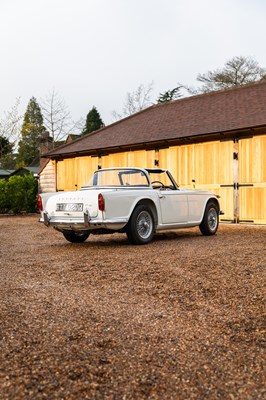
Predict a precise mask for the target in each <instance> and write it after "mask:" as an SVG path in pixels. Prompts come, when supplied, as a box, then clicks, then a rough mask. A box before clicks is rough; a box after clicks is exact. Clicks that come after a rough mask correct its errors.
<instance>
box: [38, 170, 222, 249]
mask: <svg viewBox="0 0 266 400" xmlns="http://www.w3.org/2000/svg"><path fill="white" fill-rule="evenodd" d="M38 205H39V210H40V212H41V218H40V222H42V223H44V224H45V225H46V226H47V227H48V226H52V227H54V228H55V229H56V230H57V231H59V232H62V234H63V235H64V237H65V238H66V239H67V240H68V241H70V242H72V243H81V242H84V241H85V240H86V239H87V238H88V237H89V235H90V234H91V233H94V234H101V233H112V232H125V233H126V234H127V237H128V239H129V241H130V242H131V243H133V244H145V243H148V242H150V241H151V240H152V238H153V235H154V233H155V231H159V230H163V229H164V230H169V229H177V228H189V227H194V226H199V228H200V231H201V232H202V234H203V235H214V234H215V233H216V231H217V229H218V225H219V213H220V205H219V201H218V198H217V196H216V195H215V194H212V193H210V192H208V191H203V190H188V189H181V188H180V187H179V186H178V185H177V184H176V182H175V181H174V179H173V177H172V175H171V174H170V172H169V171H168V170H165V169H159V168H146V169H141V168H108V169H100V170H98V171H96V172H95V173H94V174H93V176H92V177H91V179H90V180H89V181H88V182H87V183H85V185H84V186H83V187H82V188H81V189H80V190H78V191H72V192H56V193H44V194H41V195H39V197H38Z"/></svg>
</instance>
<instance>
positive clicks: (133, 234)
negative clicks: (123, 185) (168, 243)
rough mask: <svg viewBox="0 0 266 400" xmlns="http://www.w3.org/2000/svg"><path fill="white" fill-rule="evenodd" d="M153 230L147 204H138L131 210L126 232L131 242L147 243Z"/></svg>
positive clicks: (152, 221) (152, 222)
mask: <svg viewBox="0 0 266 400" xmlns="http://www.w3.org/2000/svg"><path fill="white" fill-rule="evenodd" d="M154 232H155V224H154V217H153V214H152V212H151V210H150V208H149V207H148V206H145V205H138V206H137V207H136V208H135V210H134V211H133V213H132V215H131V217H130V220H129V223H128V226H127V229H126V234H127V237H128V240H129V241H130V242H131V243H132V244H146V243H149V242H150V241H151V240H152V238H153V236H154Z"/></svg>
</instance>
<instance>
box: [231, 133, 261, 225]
mask: <svg viewBox="0 0 266 400" xmlns="http://www.w3.org/2000/svg"><path fill="white" fill-rule="evenodd" d="M238 158H239V180H238V185H237V186H238V191H239V222H243V223H248V222H250V223H255V224H265V223H266V136H265V135H264V136H254V137H253V138H249V139H241V140H239V153H238Z"/></svg>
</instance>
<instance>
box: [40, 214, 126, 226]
mask: <svg viewBox="0 0 266 400" xmlns="http://www.w3.org/2000/svg"><path fill="white" fill-rule="evenodd" d="M39 222H41V223H43V224H44V225H46V226H47V227H49V226H52V227H55V228H57V229H59V230H75V231H76V230H78V231H79V230H80V231H85V230H92V229H99V228H106V229H117V228H118V229H121V228H122V227H123V226H125V224H126V223H127V222H128V219H127V218H112V219H99V218H98V219H97V218H90V216H89V215H88V214H87V213H84V215H83V218H58V217H50V216H49V215H48V213H47V212H44V213H43V216H42V217H41V218H40V219H39Z"/></svg>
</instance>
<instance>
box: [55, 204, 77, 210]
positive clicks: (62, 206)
mask: <svg viewBox="0 0 266 400" xmlns="http://www.w3.org/2000/svg"><path fill="white" fill-rule="evenodd" d="M56 211H83V204H82V203H58V204H56Z"/></svg>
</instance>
